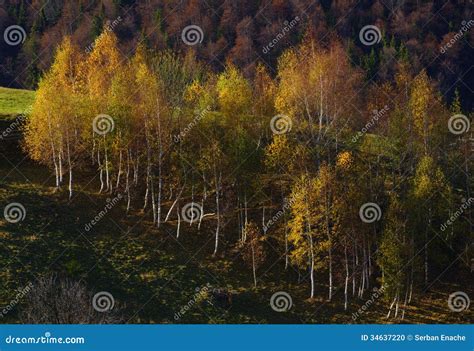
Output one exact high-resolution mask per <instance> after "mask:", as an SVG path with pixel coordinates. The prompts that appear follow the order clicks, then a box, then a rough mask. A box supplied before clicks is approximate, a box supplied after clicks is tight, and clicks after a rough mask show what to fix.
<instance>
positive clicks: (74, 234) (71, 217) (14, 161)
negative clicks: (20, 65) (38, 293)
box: [0, 89, 471, 323]
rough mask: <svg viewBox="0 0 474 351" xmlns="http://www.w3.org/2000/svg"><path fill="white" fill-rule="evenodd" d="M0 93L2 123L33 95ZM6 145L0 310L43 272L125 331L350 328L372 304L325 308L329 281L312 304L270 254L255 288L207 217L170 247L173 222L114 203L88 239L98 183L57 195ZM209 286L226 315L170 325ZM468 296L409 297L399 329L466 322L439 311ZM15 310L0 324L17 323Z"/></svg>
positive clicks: (304, 286)
mask: <svg viewBox="0 0 474 351" xmlns="http://www.w3.org/2000/svg"><path fill="white" fill-rule="evenodd" d="M0 92H3V93H4V94H5V93H6V92H7V95H10V97H9V99H8V101H21V104H22V105H21V107H16V108H15V107H14V106H11V105H10V104H8V103H6V102H5V101H7V100H0V101H2V103H1V105H0V106H1V107H0V115H1V114H2V113H3V114H9V115H11V113H12V111H20V110H22V109H23V108H24V107H25V101H27V100H28V98H25V96H29V97H31V96H32V93H31V92H29V93H25V92H24V91H12V90H11V89H7V90H5V89H0ZM16 94H18V96H15V95H16ZM30 101H31V100H30ZM6 112H8V113H6ZM9 143H10V144H9V145H1V148H0V151H1V154H0V157H2V159H3V160H2V162H0V205H1V208H3V206H4V205H5V204H8V203H11V202H20V203H22V204H23V205H24V206H25V208H26V212H27V214H26V218H25V220H24V221H22V222H20V223H17V224H10V223H8V222H6V221H4V220H3V216H0V267H1V269H0V307H3V306H6V305H8V304H9V302H10V301H11V300H12V299H13V298H14V297H15V295H16V294H17V289H19V288H22V287H25V286H26V284H27V283H28V282H30V281H34V278H35V277H36V276H38V275H40V274H45V273H48V272H58V273H61V274H64V275H67V276H69V277H72V278H74V279H76V280H79V279H82V280H83V281H84V282H86V284H87V285H88V287H89V289H90V290H91V291H94V292H95V291H101V290H105V291H109V292H111V293H112V294H113V295H114V297H115V299H116V306H117V307H118V308H121V309H122V314H123V315H124V318H125V320H126V321H130V322H131V323H150V322H151V323H176V322H177V323H248V322H250V323H302V322H307V323H353V322H354V321H353V320H352V313H353V312H355V311H357V310H358V309H359V308H360V307H361V306H362V305H363V304H364V303H365V302H366V301H367V299H369V297H370V293H367V294H366V296H365V297H364V299H361V300H359V299H356V298H354V299H351V304H350V306H349V310H348V311H344V310H343V308H342V306H343V287H338V289H336V295H335V296H334V299H333V301H331V302H327V301H326V300H325V296H326V294H327V286H326V281H327V277H326V276H322V275H321V274H319V273H318V274H317V277H316V279H317V282H318V284H317V290H318V291H317V296H318V298H317V299H315V300H314V301H311V302H310V301H308V300H307V297H308V292H309V283H308V281H307V279H305V281H303V282H301V283H300V284H298V282H297V280H298V277H297V275H296V273H295V272H294V271H293V270H292V269H291V268H290V269H288V271H285V270H284V262H283V260H282V259H280V261H279V262H277V263H276V264H274V265H272V263H273V262H274V261H275V259H276V257H277V256H276V255H277V254H276V253H273V252H271V254H272V259H269V262H268V264H267V265H266V266H265V267H263V268H261V269H260V272H259V273H260V276H259V279H260V282H259V284H260V286H259V288H258V289H253V288H252V277H251V271H250V269H249V268H247V267H246V266H244V265H243V264H242V261H241V260H240V258H239V257H238V255H237V253H236V252H234V251H232V250H230V246H228V247H227V248H225V245H226V241H225V240H228V242H227V244H232V243H233V242H235V239H236V237H237V234H235V233H234V231H233V230H230V229H233V228H234V227H235V226H233V225H232V224H230V225H229V226H227V231H226V232H225V233H224V240H223V242H222V244H223V246H222V249H226V254H225V256H218V257H215V258H213V257H212V250H213V235H214V225H215V224H214V221H213V220H212V219H209V220H208V221H206V222H204V223H203V227H202V228H201V231H200V232H198V231H197V230H196V228H195V227H190V226H189V225H182V232H181V236H180V238H179V240H177V239H176V237H175V224H174V223H169V224H166V225H165V226H163V227H162V228H160V229H157V228H154V227H153V226H152V224H151V223H150V222H149V219H150V215H149V214H148V216H143V213H141V212H142V211H134V212H132V213H130V214H129V215H126V214H125V210H124V205H125V204H124V201H122V202H120V203H119V205H117V206H116V207H114V208H113V209H112V210H111V211H110V212H109V213H108V214H107V215H106V216H105V217H104V218H103V219H102V220H101V221H100V222H99V223H98V224H97V225H96V226H95V227H94V228H93V229H92V230H91V231H89V232H87V231H85V230H84V225H85V224H86V223H88V222H90V220H91V219H92V218H94V217H95V216H96V215H97V213H98V212H99V211H101V210H103V209H104V207H105V204H106V203H107V197H108V196H107V195H98V194H97V189H98V180H97V179H96V178H95V179H94V181H92V182H90V183H89V182H88V181H86V179H87V180H88V179H90V177H87V178H84V179H83V180H81V179H80V176H79V177H77V178H76V182H78V184H79V185H76V190H75V195H74V197H73V199H72V201H69V200H68V197H67V194H66V191H65V190H64V189H63V190H62V191H55V190H54V188H53V187H52V185H53V181H54V179H53V177H52V176H51V172H50V171H49V170H47V169H46V168H44V167H42V166H40V165H37V164H35V163H33V162H31V161H28V159H24V155H22V154H21V151H20V150H19V148H18V145H17V144H16V142H15V141H9ZM6 160H8V162H7V161H6ZM3 161H5V162H3ZM13 165H16V168H13ZM167 205H169V204H167ZM141 206H142V198H140V199H136V201H135V203H134V208H141ZM270 251H272V250H270ZM207 283H210V284H212V285H213V286H214V287H228V288H230V289H231V290H232V291H233V304H232V306H231V307H230V308H228V309H226V308H222V307H218V306H215V305H211V304H209V303H207V302H205V301H204V302H198V303H196V304H194V306H192V307H191V308H190V310H189V311H188V312H186V314H185V315H184V317H183V318H181V319H179V320H178V321H175V319H174V315H175V313H176V312H178V311H180V309H181V308H182V307H183V306H185V305H187V304H188V303H189V301H190V300H191V299H192V298H193V296H194V294H195V292H196V288H198V287H202V286H204V285H206V284H207ZM466 289H467V287H466V286H463V287H459V286H445V285H441V284H438V285H436V287H435V289H433V291H431V292H430V293H426V294H417V295H415V299H414V301H412V304H411V306H410V307H409V311H408V312H407V315H406V318H405V320H404V322H405V323H466V322H468V321H469V320H468V314H467V313H452V312H450V311H449V309H448V308H447V304H446V301H447V296H448V294H449V293H450V292H452V291H457V290H463V291H466ZM276 291H287V292H289V293H290V294H291V296H292V298H293V308H292V309H291V311H289V312H287V313H277V312H274V311H273V310H272V309H271V308H270V305H269V301H270V297H271V296H272V294H273V293H274V292H276ZM470 295H471V294H470ZM22 303H24V301H23V300H22V301H20V303H19V305H18V306H17V307H16V308H15V309H14V310H13V311H12V312H10V313H9V314H8V315H7V316H6V317H5V318H3V319H0V323H2V322H12V323H15V322H18V318H17V317H18V311H19V310H21V306H22ZM386 311H387V306H386V304H384V303H383V302H382V301H376V302H375V303H374V304H373V305H372V306H370V308H368V310H367V312H366V313H364V314H363V315H362V316H361V317H360V318H359V319H357V321H356V323H387V321H386V320H385V319H384V315H385V313H386Z"/></svg>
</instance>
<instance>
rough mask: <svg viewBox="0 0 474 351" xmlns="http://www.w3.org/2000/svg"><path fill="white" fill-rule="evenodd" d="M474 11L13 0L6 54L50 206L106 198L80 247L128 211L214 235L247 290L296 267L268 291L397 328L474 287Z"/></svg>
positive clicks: (348, 4) (429, 5)
mask: <svg viewBox="0 0 474 351" xmlns="http://www.w3.org/2000/svg"><path fill="white" fill-rule="evenodd" d="M471 6H472V4H470V3H469V2H468V1H464V2H463V1H395V0H393V1H392V0H390V1H388V0H387V1H383V0H380V1H361V2H357V3H356V2H354V1H304V0H295V1H278V0H273V1H239V2H236V1H193V0H190V1H146V2H145V1H143V2H140V1H137V2H135V1H77V2H72V1H65V2H59V1H48V2H44V1H31V2H28V1H8V0H7V1H4V2H3V10H2V9H0V18H1V19H2V20H1V23H2V25H4V23H5V24H6V25H8V24H13V23H15V24H20V25H21V26H23V28H25V33H26V34H25V35H26V37H25V38H26V40H25V41H24V43H23V44H22V45H19V46H10V47H9V48H7V49H6V50H4V49H3V48H2V56H1V57H0V60H1V61H0V63H1V67H2V71H1V76H0V81H1V82H2V83H4V84H5V85H10V86H22V87H30V88H35V89H36V97H35V101H34V103H33V105H32V107H31V109H30V110H29V111H27V115H28V118H26V120H25V122H24V123H23V124H22V131H23V133H24V140H22V142H21V148H22V150H23V152H25V154H26V155H28V157H29V158H31V159H32V160H34V161H35V162H37V163H38V164H41V165H44V166H46V167H47V168H48V169H49V170H50V171H51V172H52V174H53V175H54V179H53V182H52V183H51V185H52V186H53V187H54V188H55V190H54V192H55V194H60V196H62V197H63V198H65V199H67V200H65V201H66V203H67V204H70V203H73V202H74V198H75V196H76V194H77V193H81V192H82V191H83V189H84V184H93V185H94V186H95V185H97V186H96V188H95V192H96V194H99V195H104V194H105V195H106V196H107V197H108V200H107V201H108V202H107V205H106V207H105V208H104V209H103V210H102V211H100V212H99V213H97V215H96V216H95V218H94V219H91V220H90V222H88V223H87V224H85V225H81V226H80V227H78V231H80V232H82V233H83V234H85V235H86V236H87V235H93V233H94V231H95V225H96V222H99V221H101V220H102V218H103V217H106V216H107V215H108V214H107V212H108V211H109V210H110V211H117V208H119V211H120V213H121V215H120V216H122V217H123V218H127V217H128V216H132V217H133V218H138V219H137V221H141V220H142V219H143V220H146V221H147V222H149V225H150V226H151V227H153V228H154V230H156V233H155V234H156V235H163V233H169V232H170V230H171V231H172V235H173V236H174V238H175V239H176V240H177V242H180V241H181V240H183V237H187V239H185V240H193V239H192V238H193V237H192V236H193V235H196V238H197V239H196V240H197V241H199V242H201V241H202V244H204V243H208V242H211V243H212V249H211V250H209V251H208V252H205V255H206V256H208V257H207V258H206V259H205V260H209V259H210V260H213V262H221V261H220V260H223V259H225V258H228V257H231V258H232V261H234V262H238V264H239V270H240V273H241V274H243V275H245V276H248V277H249V279H248V282H249V284H248V285H247V286H245V287H243V288H244V289H255V291H259V290H258V289H262V287H261V286H262V285H263V286H264V288H263V289H264V290H265V289H268V285H267V284H268V283H269V281H268V280H269V277H268V275H267V272H268V271H270V270H275V269H276V270H277V271H279V272H291V273H290V274H288V273H284V274H283V273H281V277H280V278H281V280H282V281H279V279H280V278H278V274H276V275H273V276H272V277H273V279H276V280H275V281H273V282H272V284H275V285H273V286H272V287H273V288H272V290H275V287H277V288H279V289H277V290H283V291H286V288H285V286H286V284H287V283H285V282H284V281H285V280H287V281H288V282H291V284H295V285H298V286H300V287H301V289H302V290H303V291H304V294H305V297H304V299H307V300H305V301H306V303H308V304H309V305H311V304H312V303H313V302H314V301H318V299H320V300H322V301H329V302H332V301H333V299H336V304H337V305H339V306H340V308H341V310H342V311H344V312H342V313H347V314H348V315H349V317H350V316H351V314H352V320H353V321H356V320H357V319H358V316H359V314H363V313H364V312H361V311H360V310H358V311H357V309H356V310H354V306H353V305H351V304H353V303H354V301H357V300H359V301H365V300H367V298H370V299H378V298H379V297H380V298H381V299H380V301H382V302H380V301H379V302H378V303H381V304H382V306H383V307H382V310H383V316H384V317H385V318H386V320H389V321H402V320H404V318H405V316H406V314H409V310H410V305H411V304H413V302H412V301H417V298H420V297H422V296H423V295H424V294H427V293H429V292H430V291H431V290H433V289H435V288H436V289H438V287H439V284H440V282H441V281H443V282H449V283H450V284H454V285H456V286H457V288H456V289H455V290H452V291H447V292H448V293H453V292H454V291H456V290H460V291H461V292H462V294H464V295H462V298H463V299H464V303H466V297H467V294H469V293H470V292H471V290H472V286H471V287H469V285H470V284H469V283H466V282H469V280H470V279H471V280H472V266H470V264H471V262H472V259H473V253H474V252H473V247H472V240H473V221H474V218H473V209H472V203H473V202H474V198H473V193H472V192H473V182H474V175H473V173H472V166H473V151H474V144H473V138H472V132H471V123H472V111H471V108H472V84H470V83H472V80H471V79H470V77H472V71H470V69H469V67H470V66H471V65H472V45H473V40H472V38H473V35H472V33H473V31H472V30H471V28H472V27H473V26H474V23H472V20H471V16H472V7H471ZM185 29H186V30H187V31H188V32H186V30H185ZM455 36H456V40H454V39H453V38H455ZM453 40H454V42H453ZM2 45H5V44H4V43H2ZM14 77H16V78H14ZM24 205H27V204H24ZM26 207H27V206H26ZM135 216H136V217H135ZM13 222H14V221H13ZM189 236H191V239H190V238H189ZM202 264H203V265H206V264H208V262H207V261H203V263H202ZM43 273H44V272H43ZM453 273H454V274H453ZM81 278H82V279H84V280H85V281H86V282H87V276H85V275H82V276H81ZM53 279H54V278H53ZM205 289H207V288H205ZM460 291H458V293H459V292H460ZM177 293H178V292H177ZM233 293H234V295H235V296H236V297H237V296H238V294H236V292H235V291H234V292H233ZM288 293H290V294H288ZM466 293H467V294H466ZM213 294H214V295H215V299H216V301H219V299H224V300H225V302H224V305H231V304H232V302H231V292H230V290H229V291H227V290H225V289H221V290H218V291H217V292H216V291H213ZM374 294H376V298H374V297H373V296H374ZM290 295H291V292H290V291H288V292H284V293H282V295H280V296H278V297H277V298H278V301H273V300H274V299H273V297H272V301H269V302H270V303H271V305H272V308H273V309H274V310H275V311H279V312H281V311H285V310H289V309H291V305H292V303H295V304H297V303H299V302H301V301H296V300H295V299H293V301H292V299H291V297H290ZM455 298H456V299H458V298H459V296H455ZM451 299H452V298H451V297H450V301H449V302H448V305H449V306H450V308H451V307H452V304H453V301H451ZM467 301H469V298H468V297H467ZM442 303H444V304H446V302H445V301H443V302H442ZM281 304H283V306H281ZM448 305H446V306H445V307H446V310H447V311H449V309H448ZM366 307H367V306H366ZM454 309H455V308H454ZM355 311H356V312H355ZM364 311H365V309H364ZM451 311H453V309H452V308H451ZM38 313H39V312H38ZM354 316H356V317H354ZM127 318H128V317H127ZM460 318H465V319H461V320H457V321H458V322H466V321H469V320H470V317H468V316H466V317H460ZM175 319H176V317H175ZM229 320H231V319H227V321H229ZM269 320H270V321H271V320H272V318H269ZM330 320H331V319H330V317H328V320H326V321H330ZM416 320H417V319H416V317H415V318H413V319H412V321H416ZM29 321H30V322H32V321H33V322H34V320H29ZM198 321H199V322H203V321H205V320H203V319H198ZM238 321H239V322H241V321H242V320H238ZM251 321H252V322H256V320H251ZM96 322H97V321H96ZM100 322H107V321H104V320H100ZM292 322H294V321H292Z"/></svg>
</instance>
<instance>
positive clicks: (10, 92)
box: [0, 87, 35, 119]
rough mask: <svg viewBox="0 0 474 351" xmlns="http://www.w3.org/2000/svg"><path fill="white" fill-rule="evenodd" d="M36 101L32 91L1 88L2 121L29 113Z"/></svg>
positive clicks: (0, 109)
mask: <svg viewBox="0 0 474 351" xmlns="http://www.w3.org/2000/svg"><path fill="white" fill-rule="evenodd" d="M34 99H35V92H34V91H32V90H23V89H11V88H2V87H0V119H8V118H14V117H15V116H17V115H19V114H21V113H24V112H25V111H28V109H29V108H30V107H31V105H32V104H33V101H34Z"/></svg>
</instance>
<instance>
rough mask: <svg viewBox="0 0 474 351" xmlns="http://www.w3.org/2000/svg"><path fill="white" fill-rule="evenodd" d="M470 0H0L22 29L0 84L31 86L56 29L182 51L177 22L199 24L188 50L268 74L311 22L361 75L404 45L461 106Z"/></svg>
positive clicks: (4, 23)
mask: <svg viewBox="0 0 474 351" xmlns="http://www.w3.org/2000/svg"><path fill="white" fill-rule="evenodd" d="M473 7H474V5H473V4H472V1H469V0H435V1H433V0H425V1H419V0H375V1H373V0H364V1H352V0H337V1H332V0H318V1H313V0H291V1H284V0H260V1H253V0H242V1H231V0H212V1H209V0H205V1H203V0H201V1H200V0H186V1H177V0H172V1H163V0H151V1H135V0H101V1H98V0H80V1H70V0H66V1H63V0H48V1H47V0H3V1H1V2H0V30H1V31H2V32H3V30H4V29H5V28H7V27H8V26H9V25H20V26H21V27H22V28H23V29H24V31H25V32H26V34H27V35H26V37H25V42H24V43H23V45H21V46H10V45H5V43H4V42H3V41H1V42H0V67H1V69H0V84H1V85H2V86H12V87H23V88H30V89H31V88H35V87H36V84H37V82H38V79H39V77H40V76H41V73H42V72H43V71H44V70H46V69H48V68H49V67H50V65H51V63H52V59H53V56H54V48H55V47H56V46H57V45H58V44H59V43H60V42H61V39H62V37H63V36H64V35H70V36H71V40H72V41H73V42H74V43H76V44H77V45H78V46H79V47H80V48H81V49H84V50H86V51H88V50H90V47H91V46H92V44H93V42H94V40H95V38H96V37H97V36H98V35H99V34H100V33H101V32H102V31H103V30H104V28H111V27H113V30H114V32H115V33H116V35H117V36H118V37H119V38H120V42H119V48H120V50H121V52H122V53H123V54H125V55H127V56H128V55H130V54H131V53H132V52H134V50H135V47H136V46H137V43H138V42H142V43H144V44H146V45H147V46H148V47H150V48H153V49H155V50H163V49H167V48H170V49H173V50H179V51H185V50H187V49H188V47H187V45H186V44H185V43H184V42H183V41H182V40H181V33H182V30H183V28H184V27H186V26H188V25H198V26H199V27H200V28H201V29H202V33H203V38H202V43H201V44H200V45H199V46H194V47H193V48H194V50H195V53H196V56H197V57H198V58H199V59H200V60H203V61H205V62H206V63H207V65H208V66H209V68H210V69H212V70H214V71H222V70H223V69H224V66H225V64H226V63H228V62H230V63H232V64H234V65H236V66H238V67H239V68H240V69H241V70H242V73H243V74H244V75H245V76H246V77H247V78H248V77H251V76H254V75H255V73H256V68H257V65H258V62H264V63H265V64H266V65H268V67H272V71H271V72H270V73H271V74H275V70H274V69H275V68H276V64H277V60H278V57H279V56H280V55H281V54H282V53H283V51H284V50H285V49H287V48H288V47H291V46H294V45H296V44H298V43H300V42H301V40H302V39H303V37H304V35H305V33H307V32H308V31H311V32H312V33H313V36H314V38H315V40H316V41H317V42H318V43H321V44H327V43H329V42H331V41H333V40H334V38H339V39H340V40H341V41H342V43H343V45H344V47H345V49H346V52H347V53H348V55H349V57H350V60H351V63H352V64H353V65H356V66H359V67H361V68H363V69H364V71H365V72H366V79H367V80H370V81H384V80H387V79H391V78H392V77H393V73H394V67H395V66H396V65H395V62H396V60H397V58H398V57H399V56H401V55H408V56H409V57H410V62H411V63H412V65H413V68H414V69H415V70H421V69H422V68H425V69H426V70H427V72H428V74H429V75H430V76H431V77H432V78H434V79H435V80H436V81H437V82H438V84H439V88H440V91H441V92H442V93H443V95H445V96H447V97H449V99H450V100H452V98H453V97H454V92H455V90H456V89H458V90H459V93H460V95H461V98H462V101H463V103H464V104H467V106H466V107H467V108H468V109H470V108H472V104H471V102H470V99H468V96H469V94H472V89H469V84H468V83H467V82H472V80H473V73H472V70H469V68H470V67H471V65H472V60H470V58H471V57H472V47H473V45H472V42H473V32H472V30H470V29H471V28H472V27H473V25H474V24H473V23H472V22H471V21H472V11H473ZM365 25H375V26H377V27H378V28H379V29H380V32H381V33H382V37H381V40H379V41H378V42H377V43H376V45H371V46H366V45H363V44H361V42H360V41H359V40H358V37H359V32H360V30H361V28H362V27H364V26H365ZM275 38H278V39H277V42H276V43H275V44H274V45H272V42H273V41H274V40H275ZM454 43H455V45H454ZM269 45H270V46H269Z"/></svg>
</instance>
